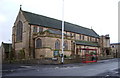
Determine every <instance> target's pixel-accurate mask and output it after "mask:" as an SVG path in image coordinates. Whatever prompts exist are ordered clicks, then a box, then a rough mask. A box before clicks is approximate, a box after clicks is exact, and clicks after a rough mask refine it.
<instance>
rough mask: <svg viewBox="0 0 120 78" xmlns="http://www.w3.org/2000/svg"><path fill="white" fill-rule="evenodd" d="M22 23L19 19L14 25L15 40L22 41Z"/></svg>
mask: <svg viewBox="0 0 120 78" xmlns="http://www.w3.org/2000/svg"><path fill="white" fill-rule="evenodd" d="M22 32H23V23H22V22H21V21H19V22H18V23H17V27H16V41H22Z"/></svg>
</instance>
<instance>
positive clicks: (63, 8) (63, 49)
mask: <svg viewBox="0 0 120 78" xmlns="http://www.w3.org/2000/svg"><path fill="white" fill-rule="evenodd" d="M62 3H63V4H62V61H61V62H62V64H63V63H64V0H63V1H62Z"/></svg>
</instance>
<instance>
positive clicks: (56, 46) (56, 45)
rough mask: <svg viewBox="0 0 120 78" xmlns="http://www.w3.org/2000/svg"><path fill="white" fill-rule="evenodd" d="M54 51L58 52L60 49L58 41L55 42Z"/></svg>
mask: <svg viewBox="0 0 120 78" xmlns="http://www.w3.org/2000/svg"><path fill="white" fill-rule="evenodd" d="M55 49H57V50H59V49H60V41H59V40H56V42H55Z"/></svg>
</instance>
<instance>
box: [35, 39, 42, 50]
mask: <svg viewBox="0 0 120 78" xmlns="http://www.w3.org/2000/svg"><path fill="white" fill-rule="evenodd" d="M35 47H36V48H42V40H41V39H39V38H38V39H37V40H36V46H35Z"/></svg>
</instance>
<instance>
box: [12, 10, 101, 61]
mask: <svg viewBox="0 0 120 78" xmlns="http://www.w3.org/2000/svg"><path fill="white" fill-rule="evenodd" d="M64 24H65V30H64V57H65V58H74V57H76V56H78V57H80V58H82V57H84V56H85V54H89V55H90V54H92V53H93V54H97V55H98V56H99V55H100V44H99V41H100V37H99V35H98V34H97V33H96V32H95V31H94V30H93V29H89V28H85V27H82V26H79V25H75V24H72V23H69V22H65V23H64ZM12 29H13V30H12V47H13V50H14V51H13V52H14V54H15V57H16V58H17V59H19V58H24V59H40V58H57V57H60V55H61V54H62V45H61V43H62V42H61V41H62V35H61V34H62V31H61V30H62V21H61V20H58V19H54V18H51V17H47V16H43V15H39V14H35V13H32V12H27V11H23V10H22V9H21V8H20V11H19V13H18V16H17V18H16V21H15V23H14V26H13V28H12Z"/></svg>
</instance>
